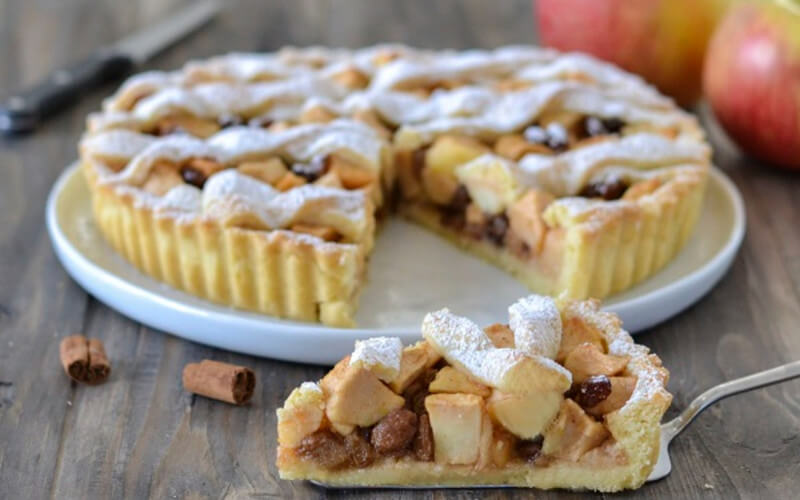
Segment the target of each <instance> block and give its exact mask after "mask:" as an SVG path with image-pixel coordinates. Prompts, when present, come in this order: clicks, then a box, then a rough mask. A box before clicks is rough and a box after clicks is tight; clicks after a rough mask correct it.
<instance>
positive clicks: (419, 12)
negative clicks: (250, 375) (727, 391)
mask: <svg viewBox="0 0 800 500" xmlns="http://www.w3.org/2000/svg"><path fill="white" fill-rule="evenodd" d="M179 3H180V2H174V1H160V0H148V1H142V2H133V1H125V0H119V1H117V2H113V1H110V0H108V1H97V0H50V1H46V0H0V95H4V94H7V93H8V92H10V91H11V90H12V89H14V88H16V87H18V86H20V85H23V84H27V83H31V82H32V81H34V80H36V79H38V78H40V77H42V76H43V75H45V74H46V73H47V72H48V71H49V70H50V69H51V68H52V67H54V66H58V65H62V64H65V63H67V62H69V61H72V60H75V59H78V58H80V57H81V56H84V55H86V54H87V53H89V52H90V51H91V50H92V49H94V48H95V47H97V46H100V45H102V44H105V43H108V42H111V41H113V40H115V39H117V38H119V37H121V36H124V35H126V34H128V33H130V32H131V31H134V30H136V29H137V28H140V27H143V26H147V25H148V23H149V22H151V21H152V20H154V19H157V18H158V17H159V16H160V15H161V14H162V13H163V12H165V11H167V10H170V9H172V8H174V7H175V5H177V4H179ZM228 5H229V6H228V8H227V10H226V11H225V12H224V13H223V14H222V15H221V16H219V17H218V18H217V20H216V21H215V22H213V23H212V24H211V25H209V26H208V27H206V28H205V29H204V30H203V31H201V32H199V33H196V34H194V35H192V36H191V37H189V38H188V39H186V40H185V41H184V42H183V43H181V44H180V45H178V46H176V47H174V48H172V49H169V50H167V51H166V52H165V53H163V54H162V55H161V56H159V57H157V58H156V59H154V60H153V61H152V62H151V63H150V64H148V65H147V67H148V68H174V67H176V66H179V65H181V64H182V63H183V62H184V61H186V60H187V59H188V58H193V57H201V56H208V55H212V54H216V53H221V52H225V51H230V50H271V49H276V48H278V47H280V46H282V45H284V44H296V45H307V44H315V43H319V44H328V45H341V46H360V45H365V44H371V43H375V42H380V41H395V42H405V43H409V44H413V45H418V46H427V47H457V48H466V47H492V46H497V45H501V44H508V43H534V42H535V40H536V36H535V32H534V28H533V19H532V14H531V6H530V3H529V2H527V1H524V0H519V1H504V0H495V1H492V2H488V1H483V0H473V1H456V0H435V1H434V0H430V1H423V0H420V1H403V2H401V1H394V0H380V1H378V0H363V1H355V0H340V1H311V0H309V1H289V0H287V1H284V2H277V1H262V2H256V1H251V2H242V1H237V2H229V3H228ZM112 90H113V89H112V88H111V87H109V88H107V89H104V90H102V91H99V92H96V93H93V94H91V95H90V96H88V97H87V98H86V99H84V100H83V101H82V102H81V103H80V104H79V105H77V106H75V107H74V108H73V109H71V110H69V111H67V112H66V113H64V114H62V115H60V116H59V117H57V118H56V119H54V120H52V121H51V122H49V123H47V124H46V126H44V127H43V128H42V129H41V130H40V131H39V132H38V133H37V134H36V135H34V136H31V137H23V138H15V139H0V498H8V499H16V498H21V499H39V498H47V497H50V498H81V499H82V498H123V497H127V498H142V497H148V496H149V497H154V498H265V497H292V496H294V497H303V498H309V497H319V496H324V495H325V493H324V492H322V491H320V490H317V489H315V488H313V487H310V486H308V485H306V484H302V483H289V482H284V481H280V480H279V479H278V476H277V472H276V469H275V465H274V447H275V413H274V410H275V408H276V407H277V406H278V405H280V404H281V403H282V401H283V399H284V398H285V397H286V395H287V394H288V392H289V390H290V389H291V388H292V387H294V386H296V385H297V384H299V383H300V382H302V381H304V380H313V379H317V378H318V377H320V376H321V375H322V374H323V372H324V369H323V368H320V367H311V366H302V365H296V364H291V363H281V362H274V361H269V360H265V359H258V358H252V357H248V356H242V355H236V354H231V353H227V352H222V351H218V350H215V349H211V348H208V347H204V346H201V345H197V344H191V343H189V342H186V341H183V340H179V339H177V338H174V337H171V336H169V335H165V334H163V333H161V332H158V331H153V330H151V329H149V328H146V327H143V326H141V325H139V324H136V323H134V322H132V321H130V320H128V319H126V318H124V317H122V316H121V315H119V314H117V313H116V312H114V311H112V310H110V309H108V308H107V307H105V306H104V305H102V304H100V303H98V302H96V301H95V300H94V299H93V298H92V297H90V296H88V295H87V294H86V293H84V291H83V290H82V289H81V288H79V287H78V286H77V285H76V284H75V283H74V282H73V281H72V280H71V279H70V278H69V277H68V276H67V275H66V273H65V272H64V270H63V269H62V267H61V265H60V264H59V263H58V261H57V260H56V257H55V255H54V254H53V251H52V249H51V246H50V240H49V238H48V236H47V233H46V231H45V228H44V200H45V197H46V195H47V192H48V190H49V189H50V186H51V184H52V183H53V181H54V180H55V178H56V177H57V175H58V174H59V172H60V171H61V170H62V168H63V167H64V165H66V164H67V163H68V162H70V161H71V160H72V159H73V158H74V157H75V156H76V150H75V145H76V142H77V140H78V137H79V135H80V134H81V131H82V129H83V123H84V117H85V115H86V113H87V112H89V111H90V110H93V109H96V108H97V107H98V106H99V103H100V100H101V98H102V97H103V96H104V95H105V94H108V93H110V92H111V91H112ZM712 135H713V136H714V140H715V145H716V158H717V163H718V165H720V166H721V167H722V168H723V169H724V170H725V171H726V172H727V173H728V175H730V176H731V178H732V179H733V180H734V182H735V183H736V184H737V185H738V186H739V188H740V189H741V191H742V193H743V195H744V198H745V200H746V203H747V217H748V222H749V226H748V233H747V238H746V240H745V243H744V246H743V248H742V250H741V252H740V254H739V256H738V257H737V259H736V261H735V263H734V265H733V268H732V269H731V271H730V273H729V274H728V275H727V276H726V277H725V278H724V279H723V281H722V282H721V283H720V285H719V286H718V287H717V288H716V289H715V290H714V291H713V292H712V293H711V294H709V295H708V296H707V297H706V298H704V299H703V300H701V301H700V302H699V303H698V304H697V305H696V306H694V307H692V308H691V309H689V310H688V311H686V312H685V313H683V314H681V315H680V316H679V317H677V318H675V319H673V320H670V321H668V322H667V323H665V324H663V325H661V326H659V327H657V328H654V329H652V330H651V331H649V332H647V333H644V334H642V335H641V336H639V337H637V339H638V340H639V341H640V342H642V343H644V344H647V345H649V346H651V347H652V348H653V349H654V350H655V351H656V352H657V353H658V354H659V355H660V356H661V357H662V358H663V360H664V363H665V365H666V366H668V367H669V368H670V370H671V371H672V379H671V381H670V390H671V391H672V392H673V393H674V394H675V402H674V404H673V408H672V409H671V410H670V415H671V414H674V413H676V412H677V411H678V410H679V409H681V408H683V407H685V405H686V404H687V403H688V401H690V400H691V399H692V398H693V397H694V396H695V395H697V394H698V393H699V392H701V391H702V390H703V389H705V388H707V387H709V386H712V385H715V384H718V383H720V382H722V381H724V380H726V379H730V378H734V377H737V376H742V375H746V374H748V373H750V372H753V371H757V370H761V369H765V368H769V367H771V366H774V365H777V364H780V363H783V362H787V361H790V360H793V359H798V358H800V328H798V319H800V301H799V300H798V294H799V293H800V231H798V229H797V228H798V227H799V224H798V223H800V219H799V218H798V216H797V213H798V211H800V197H799V196H797V194H798V192H799V190H800V178H798V177H797V176H792V175H787V174H780V173H776V172H774V171H770V170H767V169H765V168H762V167H760V166H759V165H758V164H756V163H754V162H753V161H749V160H747V159H744V158H742V157H740V156H739V155H738V154H737V153H736V152H735V151H734V150H733V149H732V148H731V147H730V146H729V145H728V144H726V143H725V142H724V141H723V139H722V138H721V137H720V136H719V134H718V133H713V134H712ZM73 332H84V333H85V334H87V335H89V336H92V337H99V338H101V339H103V340H104V342H105V345H106V348H107V350H108V353H109V355H110V357H111V358H112V362H113V374H112V378H111V380H110V381H109V382H108V383H106V384H105V385H102V386H99V387H94V388H91V387H84V386H75V385H73V384H71V383H70V382H69V381H68V380H67V379H66V377H65V376H64V373H63V372H62V369H61V366H60V365H59V362H58V341H59V339H60V338H61V337H63V336H65V335H67V334H70V333H73ZM203 358H213V359H218V360H223V361H230V362H234V363H240V364H244V365H248V366H250V367H252V368H253V369H254V370H255V371H256V374H257V377H258V387H257V393H256V395H255V397H254V400H253V402H252V404H251V405H250V406H249V407H245V408H235V407H231V406H228V405H226V404H222V403H217V402H213V401H209V400H207V399H203V398H195V397H192V396H191V395H189V394H187V393H186V392H184V391H183V389H182V387H181V383H180V374H181V370H182V368H183V366H184V365H185V364H186V363H188V362H191V361H196V360H200V359H203ZM798 432H800V382H789V383H786V384H783V385H781V386H777V387H773V388H769V389H766V390H761V391H757V392H752V393H748V394H746V395H742V396H738V397H736V398H732V399H729V400H726V401H723V402H721V403H720V404H718V405H716V406H715V407H713V408H712V409H710V410H709V411H707V412H706V413H705V414H703V415H702V416H701V417H699V418H698V420H697V421H696V422H695V423H694V424H693V425H692V426H691V427H690V428H689V429H688V430H687V431H686V432H685V433H684V434H683V435H682V436H680V438H679V439H678V440H677V441H676V442H675V443H674V445H673V447H672V452H673V457H674V471H673V473H672V475H671V476H670V477H669V478H668V479H666V480H664V481H661V482H658V483H655V484H649V485H646V486H645V487H643V488H642V489H641V490H639V491H638V492H636V494H638V495H641V496H643V497H671V498H696V497H708V498H724V499H730V498H739V497H741V498H756V497H759V498H797V497H798V496H800V439H798ZM349 493H353V492H349ZM476 494H477V493H476V492H474V491H469V490H462V491H458V492H447V493H443V492H426V493H419V494H412V493H405V492H391V493H386V495H385V496H386V497H388V498H401V497H402V498H410V497H412V496H414V497H417V496H418V497H424V498H441V497H445V496H447V497H450V496H452V497H454V498H470V497H472V496H475V495H476ZM484 494H485V495H486V496H490V497H498V498H504V497H507V496H515V495H520V496H522V495H528V494H529V493H528V492H524V491H514V492H509V491H493V492H481V495H484ZM628 495H634V494H632V493H629V494H628ZM332 496H333V495H332ZM359 496H361V497H364V498H366V497H372V496H376V495H375V493H361V494H359ZM535 496H537V497H538V498H556V497H564V498H567V497H578V496H580V495H579V494H575V493H568V492H546V493H545V492H537V493H535Z"/></svg>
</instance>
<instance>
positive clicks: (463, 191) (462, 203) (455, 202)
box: [447, 184, 470, 212]
mask: <svg viewBox="0 0 800 500" xmlns="http://www.w3.org/2000/svg"><path fill="white" fill-rule="evenodd" d="M469 202H470V197H469V191H467V188H466V187H464V185H463V184H459V186H458V189H456V192H455V194H454V195H453V199H452V200H450V203H449V204H448V206H447V208H448V209H449V210H453V211H454V212H463V211H464V210H466V209H467V205H469Z"/></svg>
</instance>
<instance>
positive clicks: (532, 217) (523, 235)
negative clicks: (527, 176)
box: [508, 189, 554, 253]
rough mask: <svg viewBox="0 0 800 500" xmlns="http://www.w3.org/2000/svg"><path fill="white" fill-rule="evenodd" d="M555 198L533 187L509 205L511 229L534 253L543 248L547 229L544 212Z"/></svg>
mask: <svg viewBox="0 0 800 500" xmlns="http://www.w3.org/2000/svg"><path fill="white" fill-rule="evenodd" d="M553 200H554V198H553V196H552V195H550V194H549V193H546V192H544V191H539V190H537V189H531V190H530V191H528V192H527V193H526V194H525V195H524V196H522V197H521V198H520V199H518V200H517V201H515V202H514V203H513V204H512V205H511V206H510V207H508V224H509V226H510V227H511V230H512V231H514V234H516V235H517V236H519V238H520V239H521V240H522V241H524V242H525V244H526V245H528V247H529V248H530V249H531V250H532V251H533V252H534V253H539V252H540V251H541V249H542V243H543V242H544V235H545V232H546V231H547V226H546V224H545V222H544V219H543V218H542V213H543V212H544V209H545V208H547V205H549V204H550V203H552V202H553Z"/></svg>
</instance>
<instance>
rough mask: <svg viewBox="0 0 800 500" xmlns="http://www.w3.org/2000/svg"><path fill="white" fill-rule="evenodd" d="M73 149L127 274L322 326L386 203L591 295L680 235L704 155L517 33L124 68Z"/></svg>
mask: <svg viewBox="0 0 800 500" xmlns="http://www.w3.org/2000/svg"><path fill="white" fill-rule="evenodd" d="M80 153H81V163H82V165H83V170H84V172H85V174H86V177H87V179H88V181H89V184H90V187H91V190H92V193H93V206H94V212H95V216H96V219H97V221H98V224H99V226H100V228H101V230H102V232H103V233H104V234H105V236H106V238H107V239H108V240H109V241H110V242H111V243H112V245H113V246H114V248H116V249H117V250H118V251H119V252H120V253H121V254H122V255H124V256H125V257H126V258H127V259H128V260H130V261H131V262H133V263H134V264H135V265H137V266H138V267H139V268H140V269H142V270H143V271H144V272H146V273H147V274H149V275H151V276H153V277H155V278H156V279H159V280H162V281H165V282H167V283H169V284H171V285H173V286H176V287H178V288H182V289H184V290H186V291H188V292H190V293H193V294H196V295H199V296H202V297H205V298H208V299H211V300H213V301H216V302H220V303H224V304H228V305H232V306H235V307H240V308H246V309H253V310H257V311H261V312H264V313H267V314H272V315H276V316H281V317H287V318H293V319H300V320H309V321H321V322H323V323H326V324H329V325H337V326H350V325H352V323H353V321H352V317H353V314H354V311H355V309H356V306H357V301H358V295H359V292H360V290H361V287H362V284H363V282H364V280H365V276H366V273H365V269H366V261H367V257H368V255H369V252H370V250H371V248H372V244H373V242H374V239H375V231H376V227H377V226H378V225H377V224H376V220H377V218H379V217H380V216H382V215H384V214H386V213H388V212H389V209H390V208H392V207H394V208H396V211H397V212H399V213H401V214H403V215H404V216H406V217H408V218H410V219H411V220H413V221H416V222H418V223H420V224H422V225H424V226H426V227H428V228H430V229H432V230H434V231H436V232H438V233H440V234H441V235H443V236H445V237H446V238H447V239H449V240H450V241H452V242H454V243H456V244H458V245H460V246H462V247H464V248H466V249H468V250H469V251H471V252H473V253H475V254H477V255H479V256H481V257H483V258H485V259H487V260H488V261H490V262H492V263H494V264H496V265H498V266H500V267H502V268H504V269H506V270H507V271H509V272H510V273H512V274H513V275H514V276H516V277H517V278H518V279H520V280H521V281H523V282H524V283H525V284H527V285H528V286H529V287H530V288H531V289H532V290H533V291H535V292H537V293H543V294H551V295H559V294H561V293H565V294H566V295H567V296H569V297H571V298H575V299H583V298H587V297H596V298H602V297H605V296H607V295H609V294H612V293H615V292H618V291H621V290H624V289H626V288H629V287H630V286H632V285H633V284H635V283H638V282H640V281H642V280H643V279H645V278H647V277H648V276H650V275H652V274H653V273H654V272H655V271H657V270H658V269H660V268H661V267H663V266H664V265H665V264H666V263H667V262H669V261H670V259H671V258H672V257H674V256H675V254H676V253H677V252H678V251H679V250H680V249H681V247H682V246H683V244H684V243H685V242H686V240H687V239H688V237H689V235H690V234H691V231H692V229H693V227H694V224H695V221H696V220H697V217H698V214H699V211H700V208H701V204H702V198H703V193H704V190H705V183H706V179H707V176H708V170H709V168H710V161H709V156H710V150H709V147H708V145H707V144H706V142H705V140H704V135H703V132H702V129H701V128H700V127H699V126H698V124H697V121H696V120H695V119H694V118H693V117H692V116H691V115H689V114H687V113H685V112H684V111H682V110H680V109H679V108H677V107H676V106H675V105H674V104H673V103H672V101H670V100H669V99H668V98H666V97H663V96H661V95H659V94H658V93H657V92H656V91H655V90H654V89H653V88H651V87H650V86H648V85H646V84H645V83H644V82H643V81H642V80H640V79H639V78H638V77H635V76H633V75H630V74H628V73H625V72H623V71H622V70H619V69H617V68H615V67H613V66H611V65H608V64H606V63H602V62H600V61H597V60H595V59H592V58H590V57H588V56H585V55H581V54H560V53H557V52H554V51H550V50H543V49H536V48H530V47H504V48H500V49H496V50H490V51H483V50H470V51H462V52H458V51H427V50H418V49H412V48H408V47H403V46H388V45H387V46H376V47H370V48H365V49H359V50H334V49H324V48H308V49H294V48H290V49H283V50H281V51H278V52H276V53H270V54H229V55H225V56H219V57H215V58H211V59H208V60H205V61H194V62H190V63H188V64H187V65H186V66H185V67H184V68H183V69H181V70H179V71H175V72H147V73H142V74H140V75H136V76H133V77H132V78H130V79H129V80H128V81H126V82H125V83H124V84H123V85H122V86H121V88H120V89H119V90H118V91H117V92H116V93H115V94H114V95H112V96H111V97H110V98H108V99H107V100H106V101H105V102H104V105H103V109H102V110H101V111H100V112H97V113H93V114H92V115H90V116H89V119H88V126H87V131H86V134H85V135H84V138H83V139H82V141H81V147H80ZM390 200H391V201H392V203H388V202H389V201H390Z"/></svg>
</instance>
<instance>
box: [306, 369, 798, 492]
mask: <svg viewBox="0 0 800 500" xmlns="http://www.w3.org/2000/svg"><path fill="white" fill-rule="evenodd" d="M798 377H800V360H798V361H792V362H791V363H786V364H784V365H780V366H776V367H775V368H770V369H769V370H764V371H761V372H757V373H753V374H751V375H747V376H745V377H741V378H737V379H734V380H729V381H728V382H723V383H721V384H719V385H715V386H714V387H712V388H710V389H708V390H707V391H705V392H704V393H702V394H700V395H699V396H697V397H696V398H694V400H693V401H692V402H691V403H689V406H688V407H686V409H685V410H683V411H682V412H681V414H680V415H678V416H677V417H675V418H673V419H672V420H670V421H669V422H666V423H664V424H661V447H660V449H659V453H658V461H657V462H656V465H655V467H653V471H652V472H651V473H650V476H649V477H648V478H647V482H651V481H657V480H659V479H662V478H664V477H667V476H668V475H669V473H670V472H671V471H672V462H671V461H670V458H669V445H670V443H671V442H672V440H673V439H675V437H676V436H677V435H678V434H680V433H681V431H683V429H685V428H686V426H687V425H689V424H690V423H691V422H692V420H694V419H695V417H697V415H699V414H700V412H702V411H703V410H705V409H706V408H708V407H709V406H711V405H712V404H713V403H716V402H717V401H719V400H720V399H724V398H727V397H728V396H733V395H735V394H740V393H742V392H747V391H752V390H754V389H760V388H761V387H766V386H768V385H773V384H777V383H779V382H785V381H787V380H791V379H793V378H798ZM309 482H310V483H312V484H314V485H316V486H319V487H322V488H326V489H413V490H427V489H456V488H461V489H464V488H466V489H469V488H516V486H509V485H501V484H497V485H494V484H478V485H466V486H451V485H441V484H432V485H426V486H402V485H398V486H391V485H387V486H348V485H335V484H328V483H323V482H320V481H309Z"/></svg>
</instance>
